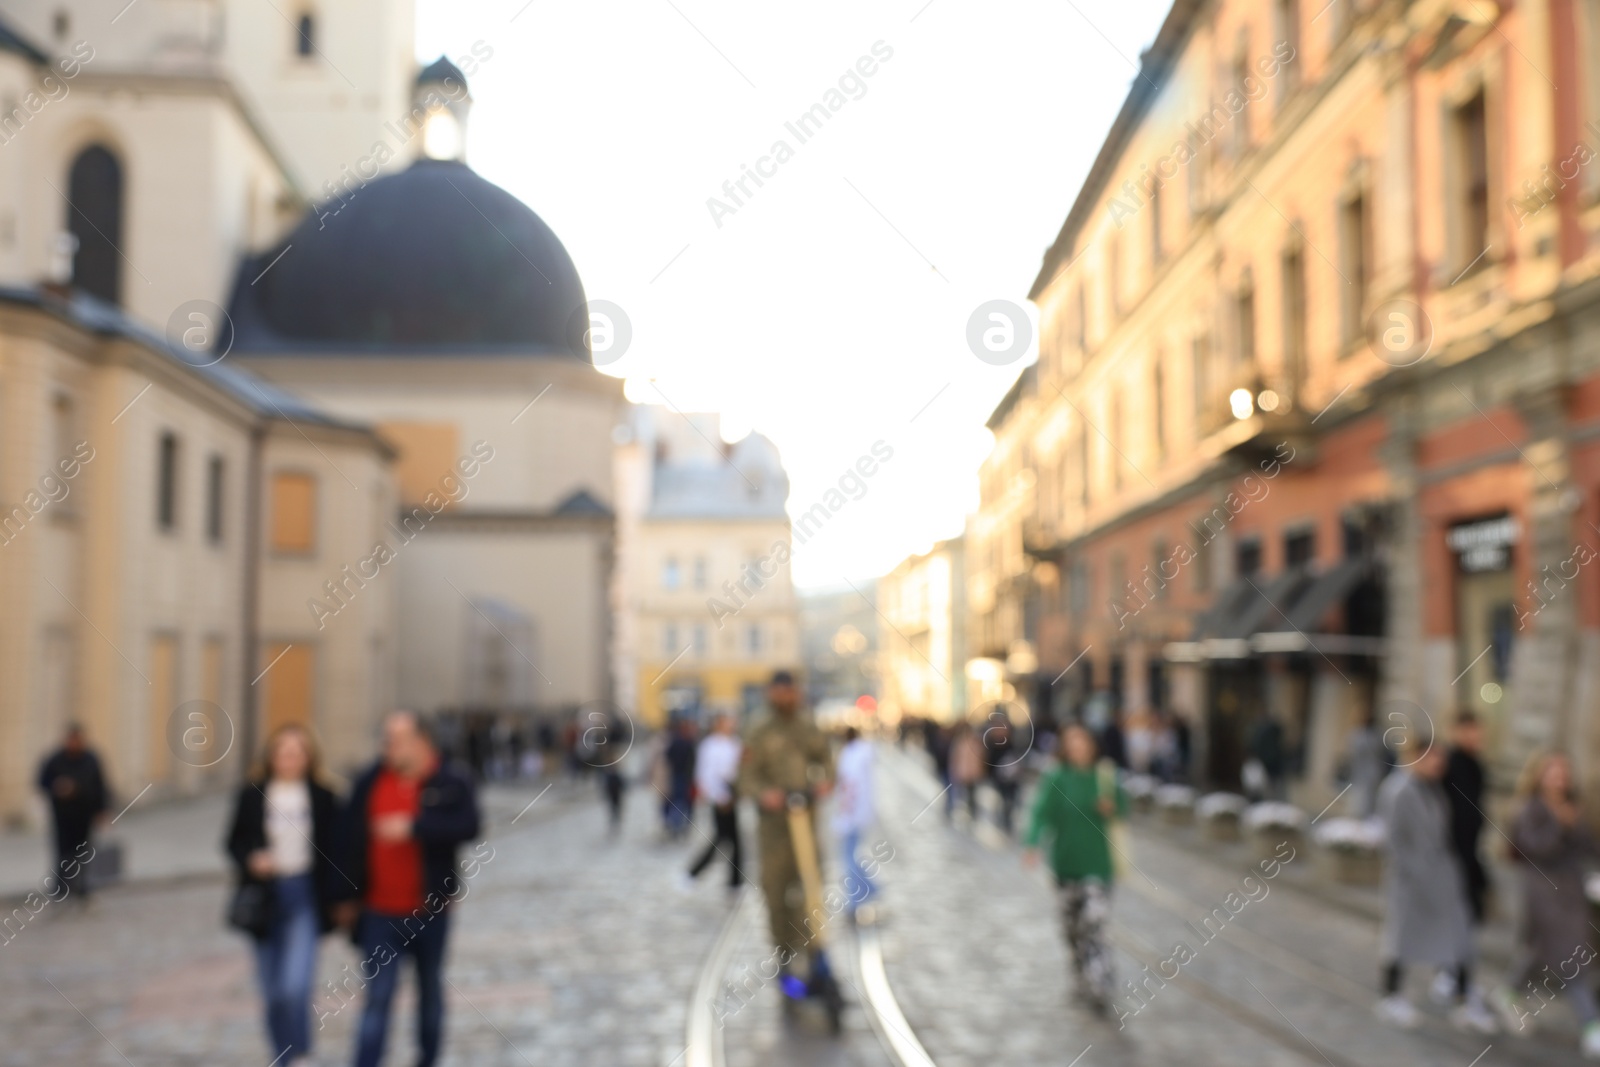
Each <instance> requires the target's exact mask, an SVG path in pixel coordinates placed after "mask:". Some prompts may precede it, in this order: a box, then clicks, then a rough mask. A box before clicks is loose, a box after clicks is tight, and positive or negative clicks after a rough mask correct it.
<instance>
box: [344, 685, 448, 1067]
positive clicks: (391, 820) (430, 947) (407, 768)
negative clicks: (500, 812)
mask: <svg viewBox="0 0 1600 1067" xmlns="http://www.w3.org/2000/svg"><path fill="white" fill-rule="evenodd" d="M479 826H480V821H479V816H478V800H477V796H476V793H475V790H474V787H473V784H472V779H471V778H470V777H469V776H468V775H466V774H464V773H462V772H461V771H458V770H456V769H455V768H454V767H451V766H448V765H446V764H445V762H444V761H443V760H442V759H441V758H440V755H439V750H438V748H437V747H436V746H435V744H434V742H433V738H432V735H431V734H430V733H429V732H428V729H427V726H426V725H425V724H424V723H423V722H422V721H421V720H420V719H418V718H417V716H416V715H415V714H414V713H412V712H409V711H394V712H390V713H389V716H388V718H386V719H385V720H384V723H383V756H382V758H381V759H380V760H379V761H378V762H377V763H376V764H374V765H373V766H372V767H371V768H369V769H368V770H367V771H366V772H365V773H363V774H362V775H361V777H360V778H358V779H357V780H356V784H355V788H354V789H353V790H352V792H351V795H350V806H349V808H348V809H347V812H346V817H345V819H344V827H343V829H344V833H343V842H344V843H343V846H342V848H341V850H340V853H339V869H340V870H341V871H342V872H343V873H344V875H345V876H346V884H344V885H343V886H342V889H344V890H346V891H349V898H348V899H349V901H350V903H349V904H346V905H345V906H344V907H343V908H342V909H341V910H342V911H343V912H344V915H343V917H344V918H345V919H346V920H347V921H350V920H353V921H354V922H355V930H356V943H357V944H358V945H359V946H360V948H361V957H362V964H361V973H362V977H363V978H366V977H367V975H368V973H369V972H370V973H371V975H372V976H371V977H370V978H369V979H368V980H367V987H366V994H367V995H366V1003H365V1005H364V1006H363V1008H362V1012H361V1022H360V1025H359V1028H358V1033H357V1042H356V1067H378V1064H379V1063H380V1062H381V1061H382V1059H383V1049H384V1044H385V1042H386V1041H387V1038H388V1029H389V1009H390V1007H391V1006H392V1005H393V1002H394V992H395V987H396V986H397V985H398V983H399V978H400V960H401V958H402V957H404V956H406V955H410V956H412V957H414V958H415V960H416V965H417V1001H418V1003H417V1045H418V1057H417V1064H418V1067H433V1064H434V1063H435V1062H436V1061H437V1060H438V1058H439V1048H440V1045H441V1043H442V1041H443V1037H444V994H443V979H444V955H445V942H446V938H447V936H448V934H449V930H450V906H451V905H452V904H453V903H454V902H455V901H456V900H457V899H459V898H460V897H461V896H464V895H465V884H464V883H463V882H462V880H461V876H460V874H459V872H458V870H457V867H456V852H457V850H458V849H459V848H460V846H461V845H462V844H464V843H466V842H468V841H471V840H472V839H473V838H475V837H477V836H478V831H479ZM356 911H358V912H359V914H358V915H356V914H352V912H356Z"/></svg>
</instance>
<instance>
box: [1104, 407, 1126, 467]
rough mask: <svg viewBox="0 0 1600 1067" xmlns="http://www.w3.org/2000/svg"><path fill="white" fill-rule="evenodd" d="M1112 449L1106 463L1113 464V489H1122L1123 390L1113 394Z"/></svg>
mask: <svg viewBox="0 0 1600 1067" xmlns="http://www.w3.org/2000/svg"><path fill="white" fill-rule="evenodd" d="M1110 429H1111V435H1110V436H1111V447H1110V448H1108V449H1106V451H1107V452H1108V453H1110V454H1109V455H1108V456H1107V457H1106V462H1108V463H1110V464H1111V488H1112V489H1113V490H1114V491H1115V490H1120V489H1121V488H1122V455H1123V444H1122V390H1120V389H1117V390H1114V391H1113V392H1112V394H1111V427H1110Z"/></svg>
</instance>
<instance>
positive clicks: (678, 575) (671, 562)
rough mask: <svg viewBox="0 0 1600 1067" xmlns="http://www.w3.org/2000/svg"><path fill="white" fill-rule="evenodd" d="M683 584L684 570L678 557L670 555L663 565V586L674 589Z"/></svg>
mask: <svg viewBox="0 0 1600 1067" xmlns="http://www.w3.org/2000/svg"><path fill="white" fill-rule="evenodd" d="M682 584H683V572H682V571H681V570H679V568H678V557H676V556H668V557H667V561H666V562H665V563H663V564H662V565H661V588H663V589H667V590H673V589H676V588H678V586H680V585H682Z"/></svg>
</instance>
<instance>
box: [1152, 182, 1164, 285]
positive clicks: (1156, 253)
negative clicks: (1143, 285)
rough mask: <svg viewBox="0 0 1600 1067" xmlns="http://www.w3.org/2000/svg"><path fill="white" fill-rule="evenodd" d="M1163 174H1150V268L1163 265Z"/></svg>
mask: <svg viewBox="0 0 1600 1067" xmlns="http://www.w3.org/2000/svg"><path fill="white" fill-rule="evenodd" d="M1161 255H1162V251H1161V175H1159V174H1152V175H1151V176H1150V269H1151V270H1152V271H1153V270H1155V268H1157V267H1159V266H1160V265H1161Z"/></svg>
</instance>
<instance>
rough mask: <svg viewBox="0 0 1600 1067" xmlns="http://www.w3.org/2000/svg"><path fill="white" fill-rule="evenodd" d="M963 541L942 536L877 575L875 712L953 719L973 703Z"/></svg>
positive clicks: (890, 721) (888, 717) (892, 718)
mask: <svg viewBox="0 0 1600 1067" xmlns="http://www.w3.org/2000/svg"><path fill="white" fill-rule="evenodd" d="M966 556H967V553H966V543H965V541H964V540H963V539H961V538H952V539H950V540H948V541H940V542H939V543H938V544H936V545H934V546H933V548H932V549H930V550H929V551H928V552H925V553H922V554H920V555H916V556H911V557H908V558H907V559H905V560H903V561H902V562H901V563H900V564H899V565H898V566H897V567H895V569H894V570H892V571H890V572H889V573H888V574H886V575H884V576H883V577H881V578H879V579H878V585H877V601H878V602H877V609H878V612H879V613H880V614H881V616H882V620H883V623H884V626H885V627H886V628H885V629H881V630H880V631H879V647H878V672H879V682H880V684H881V685H882V687H883V689H882V694H881V695H880V697H879V700H878V713H879V715H880V717H881V720H882V722H883V723H884V724H885V725H888V726H893V725H894V724H895V723H897V722H899V721H900V720H901V719H902V718H906V717H915V718H921V719H932V720H934V721H935V722H941V723H952V722H958V721H960V720H962V719H965V718H966V716H967V713H968V712H969V711H970V710H971V709H972V707H973V703H972V697H971V694H969V692H968V682H967V679H968V659H969V658H970V655H969V651H968V648H969V646H968V617H969V616H968V606H967V605H968V599H967V597H968V594H967V589H968V581H967V572H966Z"/></svg>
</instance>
